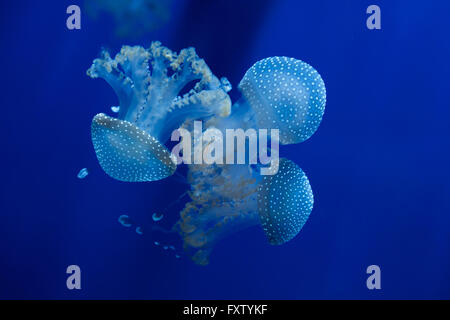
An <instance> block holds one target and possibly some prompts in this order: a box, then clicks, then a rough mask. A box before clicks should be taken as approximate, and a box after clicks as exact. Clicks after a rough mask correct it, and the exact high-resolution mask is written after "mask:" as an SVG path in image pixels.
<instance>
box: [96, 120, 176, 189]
mask: <svg viewBox="0 0 450 320" xmlns="http://www.w3.org/2000/svg"><path fill="white" fill-rule="evenodd" d="M91 135H92V143H93V145H94V149H95V153H96V155H97V159H98V161H99V163H100V165H101V167H102V169H103V170H104V171H105V172H106V173H107V174H108V175H109V176H111V177H112V178H114V179H117V180H120V181H128V182H142V181H155V180H160V179H164V178H166V177H168V176H170V175H172V174H173V173H174V172H175V170H176V162H174V157H173V156H172V154H171V153H170V151H169V150H168V149H167V148H166V147H165V146H164V145H162V144H161V143H159V142H158V140H156V139H155V138H153V137H152V136H150V135H149V134H148V133H146V132H145V131H144V130H142V129H140V128H138V127H136V126H135V125H133V124H132V123H130V122H128V121H123V120H119V119H117V118H111V117H108V116H107V115H105V114H103V113H100V114H97V115H96V116H95V117H94V119H93V120H92V125H91Z"/></svg>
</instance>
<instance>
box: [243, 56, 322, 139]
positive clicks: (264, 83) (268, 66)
mask: <svg viewBox="0 0 450 320" xmlns="http://www.w3.org/2000/svg"><path fill="white" fill-rule="evenodd" d="M239 89H240V91H241V92H242V94H243V96H244V97H245V99H246V101H247V102H248V104H250V106H251V109H252V111H253V112H254V115H255V119H256V122H257V125H258V127H260V128H266V129H271V128H277V129H279V130H280V142H281V143H282V144H292V143H299V142H303V141H305V140H306V139H308V138H309V137H311V136H312V134H313V133H314V132H315V131H316V130H317V128H318V127H319V124H320V122H321V121H322V116H323V113H324V111H325V103H326V90H325V85H324V83H323V80H322V78H321V76H320V74H319V73H318V72H317V71H316V70H315V69H314V68H313V67H311V66H310V65H309V64H307V63H306V62H303V61H301V60H297V59H294V58H287V57H271V58H266V59H263V60H260V61H258V62H257V63H255V64H254V65H253V66H252V67H251V68H250V69H249V70H248V71H247V72H246V73H245V75H244V77H243V78H242V80H241V82H240V83H239Z"/></svg>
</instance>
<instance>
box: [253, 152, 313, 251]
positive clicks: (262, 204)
mask: <svg viewBox="0 0 450 320" xmlns="http://www.w3.org/2000/svg"><path fill="white" fill-rule="evenodd" d="M313 204H314V198H313V193H312V190H311V186H310V184H309V181H308V178H307V177H306V175H305V173H304V172H303V170H302V169H300V168H299V167H298V166H297V165H296V164H295V163H294V162H292V161H290V160H288V159H284V158H282V159H280V163H279V171H278V173H277V174H276V175H273V176H265V177H264V178H263V181H262V182H261V184H260V186H259V189H258V213H259V217H260V220H261V225H262V227H263V229H264V232H265V234H266V236H267V238H268V239H269V242H270V244H273V245H280V244H283V243H285V242H287V241H289V240H291V239H292V238H294V237H295V236H296V235H297V234H298V233H299V232H300V230H301V229H302V227H303V225H304V224H305V223H306V221H307V220H308V218H309V215H310V213H311V211H312V208H313Z"/></svg>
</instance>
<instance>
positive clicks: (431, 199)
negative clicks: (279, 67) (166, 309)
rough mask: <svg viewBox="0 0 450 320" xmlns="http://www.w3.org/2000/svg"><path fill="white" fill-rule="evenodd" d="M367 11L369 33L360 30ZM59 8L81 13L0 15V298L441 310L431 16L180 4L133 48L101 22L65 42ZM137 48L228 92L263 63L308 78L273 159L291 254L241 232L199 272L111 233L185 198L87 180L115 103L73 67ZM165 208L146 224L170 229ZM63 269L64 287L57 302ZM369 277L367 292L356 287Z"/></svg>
mask: <svg viewBox="0 0 450 320" xmlns="http://www.w3.org/2000/svg"><path fill="white" fill-rule="evenodd" d="M373 2H374V3H376V4H377V5H379V6H380V7H381V10H382V30H378V31H369V30H368V29H367V28H366V22H365V21H366V17H367V15H366V14H365V10H366V8H367V7H368V5H370V4H373ZM70 4H79V5H80V6H81V7H82V10H83V2H82V1H8V2H6V1H4V2H2V3H1V10H0V14H1V18H0V24H1V28H0V40H1V48H2V50H1V53H0V55H1V59H0V66H1V70H2V77H1V80H0V81H1V87H0V88H1V94H0V105H1V107H2V116H1V118H0V119H1V120H0V121H1V126H0V134H1V138H2V143H1V146H2V153H1V168H2V173H1V187H0V188H1V202H0V206H1V207H0V217H1V223H0V298H8V299H10V298H20V299H24V298H39V299H78V298H84V299H94V298H101V299H103V298H113V299H117V298H120V299H129V298H135V299H172V298H177V299H190V298H204V299H213V298H215V299H217V298H232V299H241V298H246V299H248V298H251V299H260V298H261V299H302V298H363V299H380V298H389V299H391V298H447V299H448V298H450V200H449V199H450V197H449V194H450V179H449V178H450V172H449V168H448V164H449V162H450V140H449V137H450V135H449V134H450V108H449V101H450V90H449V81H448V79H449V75H450V74H449V71H450V63H449V61H448V58H449V57H450V38H449V32H450V27H449V25H448V23H447V18H448V12H449V10H450V3H449V2H448V1H444V0H442V1H437V0H436V1H424V0H423V1H411V0H409V1H406V0H396V1H392V0H389V1H387V0H377V1H365V0H358V1H350V0H347V1H344V0H343V1H332V0H328V1H324V0H323V1H320V0H315V1H303V0H284V1H282V0H280V1H266V0H247V1H241V0H239V1H238V0H236V1H231V0H215V1H212V0H211V1H201V0H193V1H187V0H186V1H181V0H180V1H174V3H173V5H172V8H171V19H170V21H169V23H168V24H166V25H163V26H161V28H159V29H157V30H155V31H152V32H150V33H149V34H148V35H147V36H145V37H143V38H139V39H133V40H127V39H119V38H117V37H116V36H115V35H114V33H113V32H112V30H113V28H114V21H113V20H112V19H111V18H110V17H108V16H107V15H103V16H101V17H100V18H99V19H98V20H93V19H90V18H89V17H87V16H86V15H84V13H83V16H82V29H81V30H78V31H69V30H67V29H66V27H65V20H66V17H67V15H66V13H65V11H66V8H67V6H68V5H70ZM153 40H159V41H161V42H163V44H164V45H166V46H168V47H169V48H171V49H173V50H177V51H178V50H180V49H182V48H185V47H188V46H193V47H195V48H196V49H197V52H198V54H199V55H200V56H201V57H202V58H204V59H205V61H206V62H207V63H208V65H209V66H210V67H211V69H212V70H213V72H214V73H215V74H216V75H217V76H219V77H221V76H226V77H228V79H229V80H230V81H231V83H232V84H233V86H234V87H236V86H237V83H238V82H239V80H240V79H241V77H242V76H243V74H244V72H245V71H246V70H247V69H248V68H249V67H250V66H251V65H252V64H253V63H254V62H256V61H257V60H259V59H261V58H265V57H269V56H275V55H284V56H291V57H295V58H298V59H302V60H304V61H306V62H308V63H310V64H311V65H313V66H314V67H315V68H316V69H317V70H318V71H319V72H320V74H321V75H322V77H323V79H324V81H325V83H326V86H327V95H328V96H327V100H328V103H327V107H326V111H325V116H324V119H323V121H322V124H321V126H320V127H319V130H318V131H317V132H316V134H314V135H313V137H312V138H311V139H309V140H308V141H306V142H304V143H301V144H298V145H291V146H287V147H285V148H282V150H281V152H282V154H283V155H284V156H286V157H288V158H289V159H291V160H293V161H294V162H296V163H297V164H298V165H299V166H300V167H301V168H302V169H303V170H304V171H305V172H306V173H307V175H308V177H309V180H310V182H311V185H312V188H313V191H314V194H315V206H314V209H313V211H312V214H311V217H310V219H309V220H308V222H307V223H306V225H305V227H304V228H303V229H302V231H301V232H300V235H299V236H298V237H297V238H295V239H294V240H293V241H291V242H289V243H287V244H285V245H283V246H279V247H273V246H270V245H269V244H268V243H267V241H266V239H265V236H264V234H263V231H262V230H261V229H259V228H252V229H249V230H246V231H243V232H239V233H236V234H234V235H232V236H230V237H229V238H227V239H225V240H224V241H222V242H220V243H219V244H218V245H217V246H216V248H215V249H214V251H213V253H212V256H211V263H210V264H209V265H208V266H206V267H201V266H197V265H195V264H193V263H192V262H191V261H190V260H189V259H186V258H183V257H181V258H180V259H176V258H175V257H174V255H173V254H170V253H169V252H168V251H167V250H163V249H161V247H157V246H155V245H154V244H153V240H154V239H150V236H149V235H148V234H146V233H144V234H143V235H139V234H138V233H136V232H135V228H125V227H123V226H121V225H120V223H118V217H119V216H120V215H122V214H126V215H129V216H130V217H132V219H134V221H135V222H136V223H137V224H140V225H142V226H144V227H145V226H146V225H148V224H151V223H154V222H152V218H151V215H152V213H154V212H157V211H158V210H160V209H161V208H164V206H166V205H167V204H169V203H170V202H171V201H172V200H174V199H176V198H177V197H178V196H180V195H181V194H182V193H183V192H184V191H185V186H183V184H180V183H178V182H177V181H176V180H174V179H167V180H162V181H158V182H152V183H140V184H132V183H123V182H118V181H115V180H112V179H111V178H109V177H108V176H107V175H106V174H105V173H104V172H103V171H102V169H101V168H100V166H99V164H98V162H97V160H96V157H95V153H94V150H93V147H92V144H91V140H90V121H91V119H92V117H93V116H94V115H95V114H96V113H98V112H106V111H109V108H110V107H111V106H113V105H117V100H116V97H115V96H114V93H113V90H111V88H110V87H109V86H108V85H107V84H106V83H105V82H103V81H101V80H92V79H90V78H89V77H87V76H86V70H87V69H88V68H89V66H90V65H91V62H92V60H93V59H94V58H95V57H97V55H98V54H99V52H100V50H101V48H102V47H105V48H108V49H110V50H111V51H112V52H116V51H117V50H119V48H120V47H121V45H122V44H140V45H144V46H148V45H149V43H150V42H151V41H153ZM231 96H232V98H237V97H238V96H239V93H238V92H237V90H233V91H232V92H231ZM82 168H87V169H88V170H89V175H88V176H87V177H85V178H84V179H82V180H80V179H78V178H77V174H78V172H79V170H80V169H82ZM180 208H182V203H178V204H175V205H174V206H172V207H171V209H170V212H169V214H166V215H165V217H164V219H163V220H161V221H160V222H158V223H162V224H163V225H170V223H171V222H174V221H176V219H177V215H178V212H179V210H180ZM172 240H173V241H174V242H173V243H174V244H176V239H172ZM72 264H76V265H79V266H80V268H81V270H82V284H81V285H82V289H81V290H72V291H70V290H68V289H67V288H66V277H67V275H66V273H65V271H66V268H67V266H69V265H72ZM372 264H376V265H379V266H380V268H381V286H382V289H381V290H368V289H367V288H366V278H367V274H366V268H367V266H369V265H372Z"/></svg>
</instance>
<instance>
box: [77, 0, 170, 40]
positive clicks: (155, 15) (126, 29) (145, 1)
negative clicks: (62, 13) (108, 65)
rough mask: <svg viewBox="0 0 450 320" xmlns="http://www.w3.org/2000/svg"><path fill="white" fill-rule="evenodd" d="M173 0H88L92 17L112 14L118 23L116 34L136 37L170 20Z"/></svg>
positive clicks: (87, 5)
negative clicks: (102, 13)
mask: <svg viewBox="0 0 450 320" xmlns="http://www.w3.org/2000/svg"><path fill="white" fill-rule="evenodd" d="M171 3H172V0H114V1H111V0H86V8H87V12H88V14H89V16H90V17H92V18H96V17H97V16H98V14H99V13H101V12H106V13H108V14H110V15H111V16H112V17H113V18H114V20H115V23H116V35H117V36H118V37H121V38H124V37H127V38H130V37H131V38H136V37H139V36H142V35H144V34H145V33H147V32H150V31H153V30H155V29H157V28H158V27H159V26H161V25H163V24H164V23H166V22H167V21H168V20H169V17H170V6H171Z"/></svg>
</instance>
